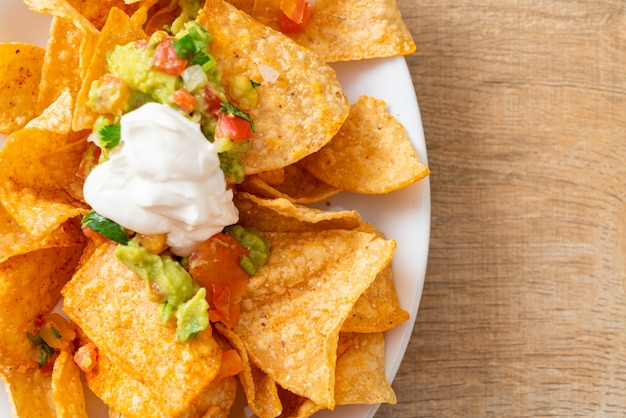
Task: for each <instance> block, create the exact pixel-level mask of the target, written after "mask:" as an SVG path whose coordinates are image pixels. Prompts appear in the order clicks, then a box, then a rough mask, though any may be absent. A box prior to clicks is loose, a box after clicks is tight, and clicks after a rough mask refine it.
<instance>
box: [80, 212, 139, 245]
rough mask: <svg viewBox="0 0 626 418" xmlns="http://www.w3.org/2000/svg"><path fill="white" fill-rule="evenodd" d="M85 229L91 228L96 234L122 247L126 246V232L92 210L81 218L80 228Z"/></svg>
mask: <svg viewBox="0 0 626 418" xmlns="http://www.w3.org/2000/svg"><path fill="white" fill-rule="evenodd" d="M86 227H89V228H91V229H92V230H93V231H94V232H97V233H98V234H100V235H102V236H103V237H106V238H108V239H110V240H113V241H115V242H118V243H120V244H123V245H126V244H128V237H127V236H126V231H124V228H122V227H121V226H120V225H118V224H117V223H115V222H113V221H112V220H110V219H107V218H105V217H104V216H102V215H99V214H98V213H96V212H95V211H93V210H92V211H91V212H89V213H88V214H87V215H85V216H83V220H82V222H81V228H86Z"/></svg>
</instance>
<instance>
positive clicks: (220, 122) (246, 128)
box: [215, 113, 254, 141]
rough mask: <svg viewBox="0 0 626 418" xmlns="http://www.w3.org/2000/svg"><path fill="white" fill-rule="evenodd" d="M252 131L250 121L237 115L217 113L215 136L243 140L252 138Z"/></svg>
mask: <svg viewBox="0 0 626 418" xmlns="http://www.w3.org/2000/svg"><path fill="white" fill-rule="evenodd" d="M253 135H254V133H253V132H252V128H251V127H250V122H248V121H247V120H245V119H244V118H241V117H239V116H235V115H231V114H225V113H219V114H218V115H217V126H215V137H216V138H230V139H232V140H233V141H244V140H246V139H250V138H252V136H253Z"/></svg>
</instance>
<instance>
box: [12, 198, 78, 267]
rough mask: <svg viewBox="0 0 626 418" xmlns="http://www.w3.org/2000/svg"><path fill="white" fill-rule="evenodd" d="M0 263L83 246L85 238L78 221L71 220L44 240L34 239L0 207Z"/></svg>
mask: <svg viewBox="0 0 626 418" xmlns="http://www.w3.org/2000/svg"><path fill="white" fill-rule="evenodd" d="M0 236H2V240H0V263H2V262H4V261H6V260H7V259H9V258H10V257H13V256H16V255H21V254H26V253H28V252H31V251H35V250H42V249H46V248H52V247H68V246H73V245H82V244H83V242H84V241H85V236H84V235H83V233H82V232H81V230H80V228H79V223H78V222H77V220H74V219H70V220H68V221H66V222H65V223H64V224H62V225H61V226H59V227H58V228H57V229H55V230H54V231H52V233H50V234H49V235H46V236H45V237H44V238H43V239H34V238H33V237H32V236H31V235H29V234H28V232H26V230H24V228H22V227H21V226H19V224H18V223H17V222H15V220H14V219H13V218H12V217H11V216H10V215H9V214H8V212H7V211H6V210H5V209H4V207H3V206H2V205H0Z"/></svg>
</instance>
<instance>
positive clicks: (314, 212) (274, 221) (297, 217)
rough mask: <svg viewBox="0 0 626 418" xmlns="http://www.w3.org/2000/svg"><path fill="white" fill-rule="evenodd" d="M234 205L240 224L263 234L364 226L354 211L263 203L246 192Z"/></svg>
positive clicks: (271, 201)
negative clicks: (265, 232)
mask: <svg viewBox="0 0 626 418" xmlns="http://www.w3.org/2000/svg"><path fill="white" fill-rule="evenodd" d="M234 202H235V206H237V209H239V224H240V225H243V226H251V227H255V228H257V229H260V230H262V231H272V232H304V231H322V230H325V229H354V228H356V227H358V226H359V225H360V224H361V215H359V213H358V212H357V211H355V210H343V211H335V212H332V211H323V210H321V209H315V208H311V207H308V206H303V205H298V204H295V203H291V202H290V201H289V200H287V199H282V198H278V199H263V198H260V197H257V196H254V195H251V194H249V193H245V192H239V193H237V194H236V195H235V198H234Z"/></svg>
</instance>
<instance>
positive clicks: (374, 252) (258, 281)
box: [234, 230, 395, 409]
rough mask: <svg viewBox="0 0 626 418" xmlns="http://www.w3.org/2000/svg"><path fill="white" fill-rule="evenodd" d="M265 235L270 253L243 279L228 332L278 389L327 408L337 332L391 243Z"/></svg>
mask: <svg viewBox="0 0 626 418" xmlns="http://www.w3.org/2000/svg"><path fill="white" fill-rule="evenodd" d="M266 236H267V238H268V239H269V241H270V243H271V246H272V252H271V254H270V257H269V259H268V262H267V264H266V265H265V266H263V267H261V268H260V269H259V270H258V271H257V273H256V274H255V275H254V276H252V277H251V279H250V282H249V284H248V289H247V291H246V293H245V294H244V295H243V297H242V301H241V308H242V310H241V317H240V321H239V324H238V325H237V326H236V327H235V328H234V331H235V332H236V333H237V334H238V335H239V336H240V338H241V340H242V341H243V342H244V344H245V346H246V349H247V351H248V353H249V355H250V358H252V359H253V361H254V363H255V364H257V365H258V366H259V367H260V368H261V369H262V370H263V371H264V372H265V373H267V374H268V375H269V376H270V377H271V378H272V379H274V380H275V381H276V382H277V383H278V384H280V385H281V386H282V387H284V388H285V389H287V390H289V391H291V392H293V393H295V394H297V395H300V396H303V397H306V398H309V399H311V400H312V401H313V402H315V403H316V404H318V405H320V406H323V407H326V408H331V409H332V408H333V407H334V404H335V400H334V378H335V372H334V367H335V362H336V351H337V341H338V336H339V329H340V328H341V325H342V324H343V322H344V321H345V319H346V318H347V316H348V314H349V312H350V310H351V309H352V306H353V305H354V303H355V302H356V300H357V299H358V298H359V296H360V295H361V294H362V293H363V292H364V291H365V289H366V288H367V287H368V286H369V285H370V284H371V282H372V281H373V280H374V278H375V277H376V275H377V274H378V272H379V271H380V270H381V269H382V268H383V267H384V266H385V265H386V264H387V263H389V260H390V259H391V256H392V254H393V250H394V249H395V242H394V241H387V240H383V239H380V238H377V237H376V236H375V235H373V234H367V233H362V232H357V231H343V230H330V231H321V232H305V233H266ZM296 366H297V367H296Z"/></svg>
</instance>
